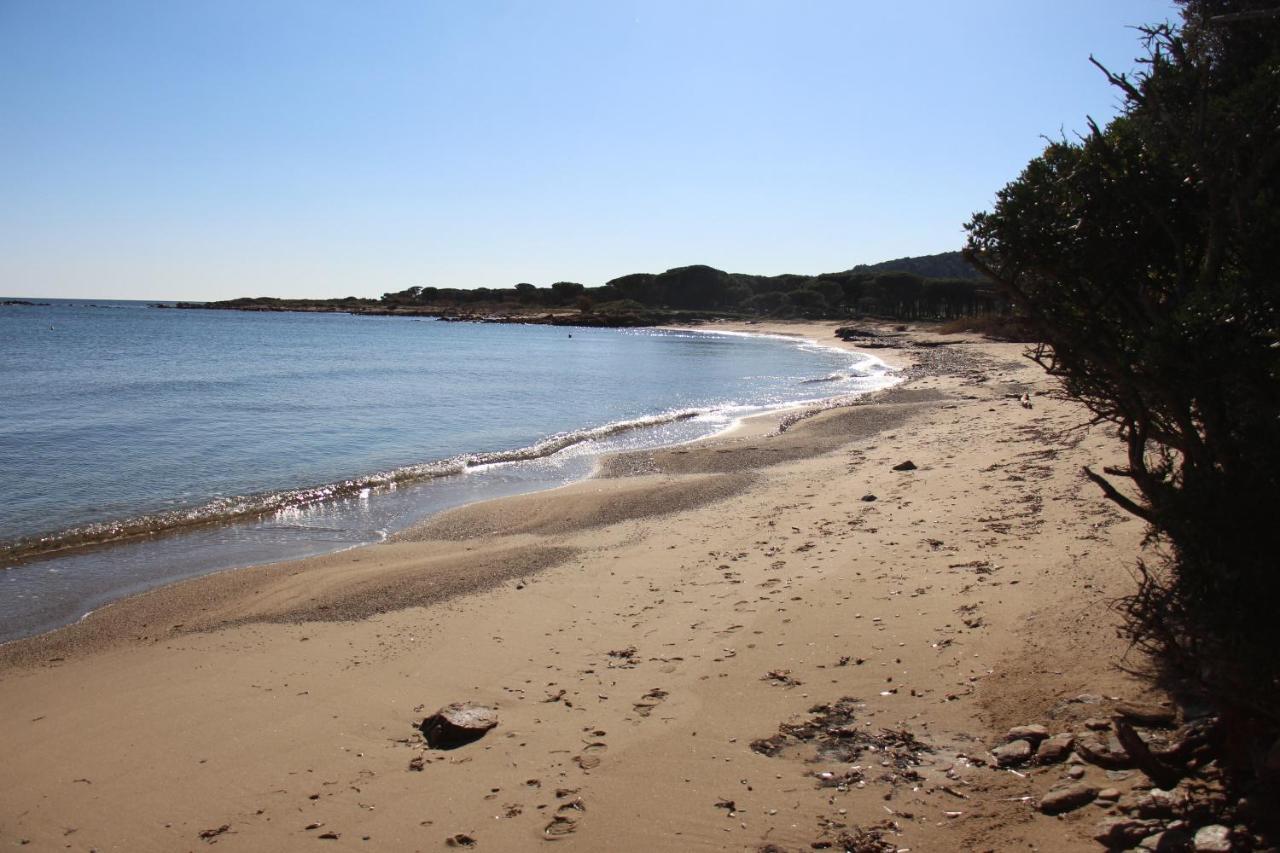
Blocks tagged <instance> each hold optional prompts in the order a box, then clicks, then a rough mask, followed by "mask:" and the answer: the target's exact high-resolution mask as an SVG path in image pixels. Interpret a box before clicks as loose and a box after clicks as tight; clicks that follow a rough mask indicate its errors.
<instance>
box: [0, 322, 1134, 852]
mask: <svg viewBox="0 0 1280 853" xmlns="http://www.w3.org/2000/svg"><path fill="white" fill-rule="evenodd" d="M722 328H723V326H722ZM742 328H749V329H750V330H753V331H764V330H765V329H762V328H761V327H760V326H752V327H742ZM832 328H833V326H832V325H830V324H827V325H824V324H790V325H785V326H781V327H774V328H772V329H770V330H774V331H781V332H784V333H792V334H799V335H804V336H809V337H813V338H814V339H816V340H821V341H824V342H826V341H829V340H831V330H832ZM889 340H891V341H892V343H893V344H894V347H893V348H886V349H877V350H876V351H875V354H876V355H877V356H879V357H881V358H883V359H884V360H886V361H888V362H889V363H891V364H894V365H896V366H900V367H904V368H908V373H909V377H910V378H909V381H908V382H907V383H905V384H904V385H901V386H899V387H897V388H895V389H891V390H890V391H888V392H883V393H881V394H879V395H877V396H875V397H873V398H871V399H869V400H865V401H860V402H858V403H857V404H855V405H851V406H846V407H839V408H832V409H828V410H823V411H815V412H812V413H807V412H800V413H791V414H789V415H788V416H786V417H779V416H773V417H771V418H763V419H756V420H754V421H753V422H750V423H747V424H744V425H743V426H742V427H741V428H740V429H737V430H735V431H733V432H731V433H729V434H727V435H725V436H722V437H720V438H718V439H715V440H713V441H709V442H703V443H700V444H697V445H685V446H680V447H675V448H665V449H660V450H655V451H649V452H643V453H636V454H627V455H623V456H618V457H613V458H610V459H609V460H607V462H606V464H605V465H603V466H602V471H601V472H600V475H599V476H598V477H596V478H594V479H591V480H588V481H585V482H581V483H576V484H574V485H571V486H567V487H564V488H560V489H555V490H552V491H549V492H543V493H539V494H535V495H526V496H522V497H516V498H510V499H504V500H500V501H491V502H486V503H482V504H475V505H472V506H468V507H462V508H460V509H456V510H453V511H450V512H447V513H444V514H442V515H441V516H438V517H436V518H434V519H431V520H429V521H428V522H426V523H425V524H423V525H420V526H418V527H417V528H414V529H413V530H411V531H408V532H407V533H405V534H403V535H402V536H400V537H398V538H397V539H396V540H395V541H392V542H388V543H385V544H381V545H375V546H370V547H367V548H361V549H356V550H353V551H346V552H342V553H338V554H331V555H327V556H324V557H319V558H314V559H309V560H303V561H298V562H293V563H283V564H278V565H272V566H263V567H258V568H251V569H243V570H238V571H233V572H225V573H222V574H218V575H214V576H210V577H205V578H199V579H196V580H193V581H189V582H185V583H180V584H175V585H173V586H170V587H165V588H163V589H160V590H156V591H153V592H151V593H147V594H144V595H141V596H137V597H135V598H131V599H127V600H125V601H122V602H118V603H116V604H114V605H112V606H110V607H107V608H104V609H103V610H101V611H98V612H96V613H94V614H93V615H91V616H90V617H89V618H87V619H86V620H84V621H83V622H81V623H79V624H78V625H75V626H71V627H69V628H66V629H63V630H60V631H57V632H54V633H52V634H48V635H45V636H43V637H37V638H33V639H31V640H25V641H20V642H17V643H12V644H9V645H6V646H3V647H0V755H3V756H4V762H5V770H6V774H5V775H6V779H7V780H8V784H6V785H5V786H3V788H0V843H2V844H5V845H18V844H23V843H26V845H27V846H26V849H35V850H55V849H56V850H64V849H72V850H88V849H98V850H112V849H120V850H196V849H204V848H205V847H206V846H208V845H214V844H216V845H217V846H218V849H223V850H268V849H271V850H293V849H311V848H315V847H316V846H317V845H321V846H322V847H323V849H335V850H342V849H365V850H370V849H386V850H436V849H446V848H447V847H448V846H450V845H452V846H461V847H467V846H468V845H470V844H472V843H474V845H475V849H477V850H523V849H534V848H537V847H540V846H543V845H545V844H547V843H549V842H552V841H554V843H556V844H557V845H558V846H562V847H565V848H567V849H580V850H584V851H587V850H593V851H594V850H619V851H630V850H636V851H640V850H645V851H652V850H672V851H676V850H699V849H706V850H752V851H754V850H760V849H770V848H768V845H774V846H775V847H774V848H773V849H781V850H801V849H811V847H810V845H812V844H814V843H825V842H832V843H834V842H836V841H838V839H839V838H840V837H841V833H844V834H845V835H846V836H848V835H849V834H850V833H852V832H853V831H854V828H855V827H861V828H863V829H869V828H870V829H873V828H877V827H878V829H876V830H875V831H878V832H880V833H881V834H882V835H883V836H884V837H885V838H886V839H888V840H889V841H890V842H891V843H892V844H893V845H894V846H896V847H899V848H901V847H909V848H911V849H913V850H953V849H956V850H959V849H974V850H984V849H992V850H1005V849H1013V848H1019V849H1028V845H1033V846H1037V847H1038V848H1039V849H1045V850H1077V849H1078V850H1091V849H1096V846H1095V845H1094V843H1093V842H1091V841H1089V840H1088V837H1089V834H1090V831H1091V829H1092V827H1093V824H1094V823H1095V822H1096V821H1097V819H1098V818H1099V817H1100V816H1101V815H1102V814H1104V813H1105V812H1104V811H1103V810H1102V808H1101V807H1098V806H1090V807H1086V808H1085V809H1083V810H1080V811H1077V812H1073V813H1071V814H1070V815H1068V816H1066V817H1065V818H1062V819H1048V818H1044V817H1042V816H1038V814H1037V813H1036V811H1035V808H1034V799H1035V798H1036V797H1038V796H1039V795H1040V794H1042V793H1043V792H1044V790H1046V789H1047V788H1048V787H1049V786H1050V785H1051V784H1054V783H1056V782H1057V780H1058V779H1059V778H1060V776H1061V768H1058V767H1046V768H1041V769H1035V770H1026V771H1024V772H1020V773H1016V774H1015V773H1010V772H1008V771H1006V770H997V769H994V768H992V767H988V766H981V764H984V763H989V762H990V754H989V748H990V747H991V746H992V745H993V744H994V743H995V742H996V741H998V736H999V734H1000V733H1001V732H1003V731H1004V729H1007V728H1008V727H1009V726H1011V725H1015V724H1020V723H1026V722H1036V721H1042V720H1044V719H1045V718H1046V716H1047V715H1049V714H1050V712H1051V710H1053V709H1055V708H1056V707H1060V706H1061V703H1063V702H1064V701H1065V700H1068V699H1070V698H1071V697H1075V696H1077V695H1078V694H1082V693H1088V694H1098V695H1104V696H1112V695H1116V696H1119V695H1123V696H1127V697H1129V698H1142V697H1141V695H1140V691H1139V688H1138V687H1137V685H1136V683H1135V682H1133V681H1132V680H1131V679H1130V677H1129V676H1127V675H1125V674H1124V673H1123V672H1122V671H1121V670H1120V669H1119V668H1118V666H1117V664H1118V663H1120V662H1121V661H1122V660H1126V659H1125V658H1124V654H1125V647H1124V645H1123V643H1122V641H1120V640H1118V639H1117V638H1116V636H1115V632H1114V624H1115V616H1114V614H1113V613H1112V612H1111V611H1110V610H1109V609H1108V607H1107V603H1108V602H1109V601H1110V600H1111V599H1112V598H1114V597H1115V596H1116V595H1118V594H1119V593H1120V592H1122V591H1123V590H1124V589H1125V588H1126V582H1127V579H1128V574H1127V567H1128V566H1129V565H1130V564H1132V562H1133V560H1134V558H1135V556H1136V555H1137V553H1138V549H1139V545H1140V539H1141V534H1142V529H1141V525H1140V524H1138V523H1137V522H1135V521H1134V520H1132V519H1129V518H1126V517H1124V516H1122V515H1120V514H1119V513H1118V512H1116V511H1114V510H1112V509H1111V508H1110V507H1109V506H1108V505H1107V504H1106V503H1105V502H1104V501H1103V500H1102V498H1101V497H1100V496H1098V495H1097V494H1096V491H1095V489H1094V487H1093V486H1092V485H1091V484H1089V483H1088V482H1087V481H1086V480H1085V479H1084V478H1083V476H1082V475H1081V474H1080V473H1079V472H1080V466H1081V465H1082V464H1094V465H1098V464H1105V463H1110V462H1112V461H1116V460H1118V458H1119V447H1118V446H1117V445H1116V444H1115V442H1114V440H1113V439H1112V438H1111V437H1110V436H1109V435H1107V434H1106V432H1105V430H1102V429H1092V430H1091V429H1087V428H1084V427H1083V426H1082V425H1083V424H1084V423H1085V422H1086V420H1087V418H1086V415H1085V413H1084V412H1083V411H1082V410H1080V409H1078V408H1076V407H1074V406H1072V405H1070V404H1068V403H1065V402H1063V401H1060V400H1057V399H1054V398H1053V396H1052V395H1051V394H1049V393H1048V392H1049V391H1050V390H1051V389H1052V385H1051V384H1050V382H1049V380H1047V379H1046V378H1045V377H1044V376H1043V374H1042V373H1041V372H1040V370H1039V368H1037V367H1035V366H1034V365H1032V364H1030V363H1029V362H1027V361H1026V360H1025V359H1022V358H1020V352H1021V347H1020V346H1018V345H1012V344H997V343H991V342H984V341H980V340H977V339H963V338H960V337H956V336H951V337H949V338H948V340H958V341H963V342H960V343H955V344H951V345H945V346H918V345H917V343H918V342H925V343H931V342H936V340H937V339H936V337H934V336H931V335H930V334H928V333H927V332H913V333H911V334H909V335H907V336H904V337H901V338H893V339H889ZM1022 394H1027V395H1029V396H1028V400H1029V402H1030V404H1031V405H1030V408H1027V407H1024V405H1022V403H1021V402H1020V400H1019V397H1020V396H1021V395H1022ZM908 460H910V461H911V462H912V463H913V464H914V466H915V467H914V469H911V470H895V466H898V465H899V464H900V463H902V462H905V461H908ZM1128 662H1129V663H1133V661H1131V660H1129V661H1128ZM844 697H851V698H852V699H856V700H858V701H857V703H856V704H855V703H847V704H845V705H842V706H840V707H841V708H844V709H846V710H849V709H852V710H851V711H850V713H852V715H853V719H852V720H846V721H845V723H844V725H846V727H856V728H858V729H859V730H860V731H865V732H867V733H868V734H869V735H871V736H874V737H878V738H880V739H881V740H879V741H872V743H873V744H879V746H878V747H877V748H878V749H886V748H888V747H890V746H892V744H895V743H897V744H899V745H901V743H907V744H910V743H916V744H919V745H920V746H921V747H924V748H921V749H916V748H914V747H913V748H910V749H907V748H905V747H904V748H903V750H901V754H899V753H897V752H892V751H891V752H878V751H874V750H872V751H864V752H863V753H862V754H861V756H860V757H852V758H851V756H850V755H847V754H846V755H842V756H835V755H833V754H832V753H829V752H828V753H823V754H822V755H821V756H820V755H819V754H818V752H816V751H815V749H814V745H813V744H812V743H808V742H804V741H801V740H797V739H796V738H795V737H792V738H791V739H789V740H788V739H787V738H783V739H782V740H781V741H779V742H778V743H779V744H780V746H779V748H778V749H776V750H773V749H769V748H765V747H762V746H760V745H759V742H760V741H763V740H767V739H770V738H773V737H775V736H777V735H778V734H779V725H780V724H784V723H799V722H803V721H805V720H808V719H810V717H811V714H810V709H811V708H814V707H815V706H818V705H821V704H826V705H828V706H830V705H832V704H833V703H836V702H837V701H838V700H840V699H842V698H844ZM463 700H470V701H476V702H481V703H484V704H487V705H489V706H491V707H494V708H496V709H497V711H498V715H499V717H500V723H499V725H498V727H497V728H496V729H494V730H493V731H491V732H490V733H488V734H487V735H486V736H485V737H483V738H482V739H480V740H478V741H477V742H475V743H472V744H469V745H467V746H464V747H462V748H460V749H456V750H449V751H441V750H428V749H425V747H424V745H423V743H422V739H421V737H420V736H419V734H418V732H417V730H416V728H415V726H416V725H417V724H419V723H420V722H421V721H422V719H423V718H424V717H425V716H426V715H428V714H430V713H431V712H433V711H434V710H436V709H437V708H438V707H440V706H442V705H444V704H446V703H449V702H454V701H463ZM1086 710H1087V709H1086ZM819 713H821V712H819ZM1064 713H1065V714H1066V716H1070V714H1071V713H1074V711H1069V712H1064ZM882 730H887V731H890V732H904V733H908V734H909V735H910V736H911V739H910V740H907V741H901V740H893V739H892V738H889V739H887V740H886V739H885V737H886V736H885V735H884V734H883V732H882ZM753 742H754V743H757V748H756V749H753V748H752V744H753ZM893 748H894V749H897V748H898V747H893ZM770 753H772V754H770ZM984 756H985V757H986V759H985V760H982V759H983V757H984ZM975 758H977V759H979V761H974V760H973V759H975ZM815 759H816V760H815ZM886 762H887V763H886ZM917 762H918V763H917ZM412 768H420V769H412ZM853 768H861V769H858V770H857V772H856V774H854V775H850V773H851V772H853ZM1101 772H1102V771H1100V770H1098V769H1097V768H1093V767H1090V768H1088V773H1089V774H1091V777H1092V776H1095V775H1098V774H1100V773H1101ZM822 773H829V774H831V776H829V777H823V776H821V774H822ZM1099 778H1100V779H1101V777H1099ZM833 780H834V783H833ZM842 783H843V784H842ZM1106 784H1111V785H1123V784H1124V782H1123V780H1120V781H1116V780H1109V781H1107V783H1106ZM948 789H949V790H948ZM886 821H887V822H888V823H886ZM224 827H225V828H224ZM202 833H204V836H202ZM327 836H335V837H327ZM869 849H870V848H869Z"/></svg>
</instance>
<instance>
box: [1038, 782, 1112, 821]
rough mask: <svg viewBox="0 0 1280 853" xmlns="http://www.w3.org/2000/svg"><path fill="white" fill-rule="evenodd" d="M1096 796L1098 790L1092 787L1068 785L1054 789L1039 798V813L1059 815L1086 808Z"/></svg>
mask: <svg viewBox="0 0 1280 853" xmlns="http://www.w3.org/2000/svg"><path fill="white" fill-rule="evenodd" d="M1096 796H1098V789H1097V788H1095V787H1093V786H1092V785H1068V786H1067V787H1065V788H1055V789H1054V790H1052V791H1050V792H1049V793H1047V794H1045V795H1044V796H1043V797H1041V798H1040V811H1042V812H1044V813H1045V814H1061V813H1062V812H1069V811H1071V810H1072V809H1078V808H1080V807H1081V806H1087V805H1088V804H1089V803H1091V802H1093V799H1094V797H1096Z"/></svg>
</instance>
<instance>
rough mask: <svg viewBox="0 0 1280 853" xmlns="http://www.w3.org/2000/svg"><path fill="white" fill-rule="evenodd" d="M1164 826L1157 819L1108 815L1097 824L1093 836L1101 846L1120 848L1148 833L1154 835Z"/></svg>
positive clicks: (1130, 845)
mask: <svg viewBox="0 0 1280 853" xmlns="http://www.w3.org/2000/svg"><path fill="white" fill-rule="evenodd" d="M1163 828H1164V824H1162V823H1161V822H1160V821H1158V820H1135V819H1133V818H1128V817H1109V818H1107V819H1106V820H1104V821H1102V822H1101V823H1100V824H1098V830H1097V832H1095V833H1094V835H1093V837H1094V840H1096V841H1097V842H1098V843H1100V844H1101V845H1102V846H1103V847H1107V848H1111V849H1115V848H1119V849H1121V850H1124V849H1127V848H1129V847H1132V846H1133V845H1135V844H1137V843H1139V842H1140V841H1142V839H1144V838H1146V837H1147V836H1148V835H1155V834H1156V833H1157V832H1159V831H1160V830H1161V829H1163Z"/></svg>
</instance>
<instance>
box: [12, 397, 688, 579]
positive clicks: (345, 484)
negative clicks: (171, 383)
mask: <svg viewBox="0 0 1280 853" xmlns="http://www.w3.org/2000/svg"><path fill="white" fill-rule="evenodd" d="M704 414H708V412H705V411H702V410H697V409H685V410H680V411H674V412H665V413H662V414H658V415H647V416H644V417H640V418H634V419H631V420H626V421H617V422H615V423H610V424H605V425H603V426H598V427H591V428H588V429H581V430H573V431H571V432H565V433H559V434H557V435H553V436H550V437H548V438H545V439H543V440H541V441H539V442H537V443H535V444H531V445H529V446H527V447H521V448H517V449H515V450H499V451H492V452H488V453H466V454H462V455H459V456H454V457H451V458H449V459H440V460H434V461H431V462H422V463H418V464H415V465H407V466H405V467H402V468H396V469H394V470H391V471H380V472H378V473H374V474H368V475H365V476H362V477H355V478H352V479H349V480H340V481H338V482H334V483H326V484H324V485H319V486H304V487H301V488H294V489H284V490H281V491H273V492H265V493H262V494H255V495H236V496H234V497H227V498H218V499H217V500H213V501H209V502H208V503H205V504H202V505H200V506H196V507H188V508H184V509H175V510H166V511H164V512H158V513H151V514H148V515H142V516H137V517H134V518H128V519H124V520H120V521H107V522H98V523H94V524H87V525H83V526H80V527H74V528H71V529H69V530H62V531H57V532H52V533H45V534H40V535H36V536H29V537H24V538H21V539H17V540H13V541H10V542H4V543H0V560H6V561H8V560H20V559H26V558H30V557H36V556H41V555H45V554H50V553H54V552H58V551H66V550H70V549H74V548H85V547H90V546H94V545H102V544H106V543H109V542H116V541H119V540H122V539H132V538H135V537H140V536H151V535H155V534H159V533H168V532H173V531H177V530H181V529H185V528H190V527H195V526H201V525H209V524H223V523H226V522H230V521H239V520H244V519H248V518H259V517H263V516H267V515H271V514H273V513H287V512H289V511H293V510H299V509H302V508H304V507H308V506H313V505H315V504H318V503H322V502H325V501H331V500H340V499H343V498H352V497H366V496H368V495H369V494H370V493H371V492H375V491H384V490H389V489H395V488H397V487H398V486H401V485H405V484H408V483H413V482H419V481H423V480H431V479H434V478H437V477H447V476H450V475H454V474H461V473H463V472H464V471H466V470H468V469H473V468H479V467H482V466H490V465H499V464H503V463H507V462H527V461H530V460H534V459H543V458H545V457H548V456H551V455H552V454H555V453H559V452H560V451H562V450H566V449H568V448H570V447H573V446H575V445H578V444H583V443H586V442H590V441H599V440H600V439H604V438H609V437H611V436H615V435H618V434H620V433H624V432H630V431H632V430H638V429H646V428H649V427H656V426H662V425H663V424H669V423H675V422H677V421H684V420H689V419H691V418H696V417H698V416H700V415H704Z"/></svg>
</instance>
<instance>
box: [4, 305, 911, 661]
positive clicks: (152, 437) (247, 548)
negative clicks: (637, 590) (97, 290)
mask: <svg viewBox="0 0 1280 853" xmlns="http://www.w3.org/2000/svg"><path fill="white" fill-rule="evenodd" d="M44 301H48V300H44ZM893 381H894V380H893V377H892V375H891V373H890V372H889V371H888V370H887V369H886V368H885V367H884V365H883V364H881V363H880V362H879V361H877V360H876V359H874V358H872V357H870V356H863V355H858V354H854V353H849V352H843V351H839V350H836V349H832V348H827V347H822V346H816V345H812V344H806V343H801V342H797V341H794V340H787V339H782V338H770V337H763V336H744V335H733V334H714V333H698V332H683V331H677V332H672V331H659V330H613V329H565V328H554V327H548V326H515V325H501V324H474V323H448V322H440V321H434V320H420V319H410V318H390V317H356V316H350V315H345V314H276V313H270V314H269V313H239V312H224V311H203V310H172V309H161V308H155V307H150V306H148V305H147V304H146V303H138V302H97V303H88V302H80V301H74V302H70V301H54V302H52V303H51V304H49V305H42V306H0V561H2V562H0V570H2V571H0V641H2V640H5V639H12V638H14V637H18V636H23V635H26V634H30V633H34V632H38V631H41V630H46V629H48V628H51V627H56V626H57V625H61V624H66V623H67V622H69V621H73V620H74V619H76V618H79V617H80V616H82V615H83V614H84V613H85V612H87V611H89V610H91V609H93V608H94V607H97V606H100V605H101V604H103V603H105V602H107V601H110V600H112V599H115V598H119V597H121V596H123V595H127V594H131V593H134V592H138V591H140V590H143V589H146V588H149V587H153V586H157V585H159V584H162V583H166V582H169V581H173V580H177V579H180V578H184V577H191V576H194V575H198V574H204V573H207V572H210V571H216V570H218V569H224V568H229V567H233V566H243V565H251V564H257V563H263V562H270V561H275V560H281V559H289V558H294V557H299V556H306V555H311V554H316V553H323V552H326V551H332V550H335V549H340V548H344V547H350V546H353V545H358V544H362V543H367V542H374V541H378V540H380V539H383V538H385V537H386V536H388V535H389V534H390V533H393V532H395V531H397V530H400V529H403V528H405V527H406V526H408V525H410V524H412V523H414V522H416V521H418V520H420V519H422V518H423V517H425V516H427V515H429V514H431V513H433V512H437V511H439V510H441V509H444V508H447V507H451V506H457V505H459V504H462V503H466V502H470V501H474V500H477V499H482V498H488V497H496V496H500V495H507V494H515V493H519V492H524V491H531V490H534V489H541V488H547V487H549V486H554V485H559V484H562V483H565V482H568V481H571V480H574V479H578V478H581V477H584V476H587V475H589V474H590V472H591V470H592V468H593V465H594V463H595V460H596V459H597V458H598V457H599V455H600V454H601V453H602V452H608V451H612V450H618V449H626V448H634V447H643V446H653V445H657V444H665V443H674V442H680V441H687V440H691V439H695V438H699V437H703V436H706V435H710V434H713V433H715V432H717V431H719V430H722V429H724V428H725V427H727V426H729V425H731V424H732V423H733V422H734V421H735V420H736V419H738V418H740V417H742V416H744V415H749V414H753V413H757V412H761V411H765V410H768V409H771V408H777V407H781V406H787V405H793V404H796V403H797V402H800V401H807V400H815V399H821V398H825V397H831V396H837V395H845V394H851V393H860V392H865V391H869V390H873V389H876V388H880V387H884V386H885V385H888V384H891V383H892V382H893ZM135 534H141V535H135ZM122 537H123V538H122ZM104 542H110V543H113V544H109V545H103V544H97V545H94V546H93V547H83V546H84V545H92V544H93V543H104ZM70 545H75V546H77V547H75V548H71V549H67V548H66V547H65V546H70ZM53 548H58V549H60V550H56V551H53V552H52V553H51V554H48V553H47V554H45V555H44V556H38V557H32V556H31V552H32V550H33V549H34V550H45V551H48V550H49V549H53ZM20 555H25V556H20Z"/></svg>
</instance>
